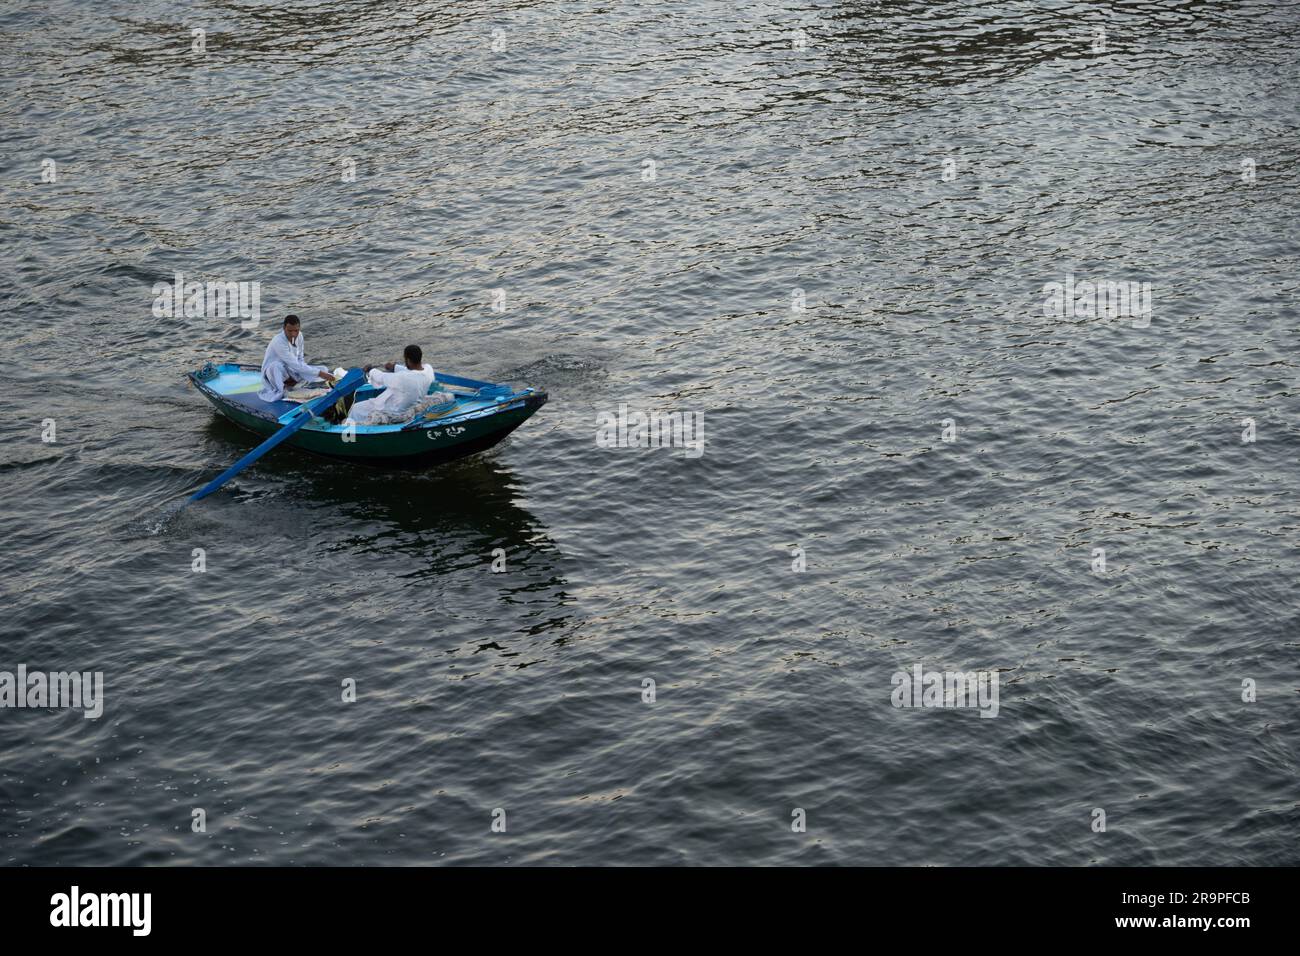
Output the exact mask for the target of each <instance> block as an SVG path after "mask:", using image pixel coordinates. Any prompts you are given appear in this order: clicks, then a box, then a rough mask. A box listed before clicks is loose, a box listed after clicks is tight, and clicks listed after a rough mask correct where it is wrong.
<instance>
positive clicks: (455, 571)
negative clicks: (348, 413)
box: [206, 418, 576, 660]
mask: <svg viewBox="0 0 1300 956" xmlns="http://www.w3.org/2000/svg"><path fill="white" fill-rule="evenodd" d="M206 438H207V439H208V441H210V442H214V443H219V444H221V445H225V444H230V445H232V446H235V447H234V448H232V449H231V450H230V451H221V452H219V453H218V457H220V456H229V455H230V454H231V453H233V451H235V450H237V447H238V446H240V445H246V444H247V441H248V438H247V435H246V434H245V433H243V432H242V431H241V430H240V429H239V428H237V427H236V426H234V425H232V424H230V423H229V422H226V421H225V420H224V419H220V418H215V419H212V420H210V421H209V423H208V424H207V430H206ZM505 447H508V446H505ZM500 457H501V456H500V453H499V452H498V451H496V450H493V451H491V452H487V453H482V454H478V455H474V456H472V457H469V458H464V459H461V460H459V461H455V462H450V463H448V464H444V465H439V466H436V467H433V468H430V469H429V470H427V471H420V472H412V471H404V470H389V469H381V468H373V467H368V466H365V465H359V464H354V463H352V462H346V461H338V460H332V459H325V458H320V457H317V456H313V455H310V454H307V453H304V452H301V451H298V450H291V451H289V452H288V453H286V454H277V455H269V456H267V457H266V458H264V459H262V460H261V461H259V462H258V463H257V466H256V468H255V469H254V470H253V471H252V472H250V473H249V475H246V476H244V477H243V478H241V479H240V480H241V482H243V483H246V484H252V482H250V481H249V478H250V476H251V477H253V479H254V480H256V481H257V483H258V484H261V483H262V482H265V481H267V480H268V479H270V480H271V481H273V483H274V484H275V485H276V486H277V487H276V490H275V491H274V492H273V493H272V496H273V501H274V506H273V507H270V508H268V507H267V503H268V502H267V500H266V499H265V498H264V497H263V496H262V494H261V493H259V492H258V491H252V492H251V494H252V495H254V496H255V497H256V498H262V500H259V501H257V502H256V504H255V505H254V507H255V508H256V514H255V515H250V519H249V520H253V521H255V522H256V523H257V526H258V531H259V536H263V537H275V538H278V539H281V540H284V541H285V542H286V543H287V544H290V545H293V544H295V543H300V544H301V545H302V547H301V548H297V549H291V550H290V551H289V552H287V553H286V554H285V555H284V556H285V558H286V559H287V561H286V563H288V564H290V565H293V566H295V567H296V568H298V569H301V571H302V572H303V573H304V574H312V575H316V576H318V575H320V574H321V573H322V572H324V573H325V575H326V576H327V577H328V578H330V579H332V580H333V581H335V582H337V584H336V586H335V587H333V588H332V589H331V595H330V598H329V601H330V604H331V605H332V606H333V607H336V608H337V609H338V614H340V615H342V616H344V617H348V618H352V619H360V620H361V622H363V623H364V622H365V621H366V620H367V619H369V620H373V621H374V623H376V624H378V623H380V622H387V623H386V624H385V629H386V630H387V629H388V627H389V626H391V618H390V617H389V616H390V615H391V614H392V610H393V608H394V607H396V606H399V605H401V604H408V603H411V602H412V595H411V593H410V589H411V587H412V586H416V587H418V588H419V589H420V591H419V594H418V596H417V597H416V598H415V599H414V606H416V607H418V608H420V609H421V611H422V612H424V613H432V614H434V615H435V616H436V617H437V619H438V620H439V622H440V626H439V627H438V628H437V629H436V630H437V631H441V632H442V633H443V634H444V635H445V636H446V640H447V643H446V644H443V645H442V647H443V649H444V650H445V651H446V652H447V653H449V654H460V653H468V654H473V653H478V652H480V651H482V650H483V647H482V624H483V622H484V621H485V620H487V621H492V620H496V621H497V622H498V623H499V624H500V629H499V630H498V631H497V632H496V633H497V634H499V635H500V636H499V637H497V638H496V640H495V641H494V642H493V643H494V645H496V648H495V649H496V650H498V651H499V652H500V653H501V655H502V656H503V657H505V656H512V657H513V656H516V655H519V654H521V653H523V654H524V655H525V656H526V657H528V658H530V659H532V660H536V659H537V658H536V656H535V654H532V653H528V652H526V650H525V646H536V645H537V644H539V643H545V644H550V643H551V639H550V638H545V639H543V640H541V641H539V640H538V636H539V635H541V634H543V633H544V632H548V631H551V630H553V629H555V628H560V629H561V631H563V630H564V629H565V628H566V627H567V625H569V624H570V623H573V616H574V615H573V610H572V608H573V605H574V604H576V599H575V597H574V596H573V595H572V594H571V593H570V592H569V590H568V582H567V581H566V579H565V577H564V575H563V572H562V567H563V564H564V561H565V556H564V555H563V553H562V552H561V551H560V549H559V547H558V546H557V545H556V543H555V542H554V541H553V540H552V538H551V537H550V534H549V532H548V530H547V529H546V527H545V526H544V525H543V524H542V523H541V521H539V520H538V518H537V517H536V516H535V515H534V514H532V513H531V512H530V511H529V510H528V509H526V508H525V507H523V506H521V505H520V504H519V502H520V500H521V499H522V498H523V497H524V495H525V490H524V485H523V483H522V481H521V480H520V479H519V478H518V476H517V475H516V474H515V473H514V472H513V471H512V470H511V469H510V468H508V467H506V466H505V465H503V464H501V462H500V460H499V459H500ZM241 493H245V494H247V493H250V492H248V491H246V490H244V489H241ZM250 503H251V502H250ZM295 551H296V553H294V552H295ZM494 559H495V560H496V562H497V566H498V567H500V566H502V564H504V569H505V570H504V572H502V573H495V572H493V570H492V568H493V562H494ZM460 622H463V624H464V627H463V628H462V627H460V626H458V624H459V623H460ZM461 630H463V632H464V635H463V636H462V635H460V634H458V633H457V632H458V631H461ZM470 634H474V635H477V636H476V637H474V638H471V637H469V635H470ZM512 634H513V635H518V640H515V639H514V638H512ZM462 642H463V643H462ZM456 645H460V646H456Z"/></svg>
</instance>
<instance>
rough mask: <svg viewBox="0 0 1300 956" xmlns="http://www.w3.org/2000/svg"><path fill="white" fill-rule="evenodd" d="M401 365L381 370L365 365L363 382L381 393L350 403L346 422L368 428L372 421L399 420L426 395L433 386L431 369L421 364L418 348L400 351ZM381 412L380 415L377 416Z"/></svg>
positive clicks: (385, 367)
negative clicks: (366, 382) (364, 380)
mask: <svg viewBox="0 0 1300 956" xmlns="http://www.w3.org/2000/svg"><path fill="white" fill-rule="evenodd" d="M402 358H403V360H404V361H405V362H406V364H405V365H403V364H401V363H397V362H389V363H388V364H387V365H385V366H384V367H383V368H382V369H380V368H376V367H375V366H373V365H367V366H366V380H367V381H368V382H370V384H371V385H373V386H374V387H375V388H382V389H383V390H384V391H383V392H381V393H380V394H379V395H377V396H375V397H374V398H368V399H366V400H365V401H363V402H356V403H354V404H353V406H352V408H351V410H350V411H349V412H348V421H350V422H352V423H353V424H356V425H372V424H375V419H378V418H382V419H383V421H384V422H391V421H400V420H401V419H402V418H404V417H406V416H407V415H408V414H409V412H410V410H411V409H412V408H414V407H415V405H416V403H417V402H419V401H420V400H421V399H422V398H424V397H425V396H426V395H427V394H429V386H431V385H432V384H433V378H434V375H433V369H432V368H431V367H430V366H428V365H425V364H424V362H423V359H424V354H423V353H422V352H421V351H420V347H419V346H418V345H408V346H407V347H406V348H405V350H404V351H403V352H402ZM381 413H382V414H381Z"/></svg>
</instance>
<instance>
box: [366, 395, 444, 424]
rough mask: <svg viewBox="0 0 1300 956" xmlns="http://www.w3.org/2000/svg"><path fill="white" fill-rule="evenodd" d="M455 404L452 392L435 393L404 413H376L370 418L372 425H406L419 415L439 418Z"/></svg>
mask: <svg viewBox="0 0 1300 956" xmlns="http://www.w3.org/2000/svg"><path fill="white" fill-rule="evenodd" d="M455 404H456V396H455V395H453V394H451V392H434V393H433V394H432V395H426V396H424V398H422V399H420V400H419V401H418V402H416V403H415V404H414V405H412V406H411V407H410V408H408V409H407V410H406V411H404V412H385V411H379V412H375V413H373V415H372V416H371V418H370V424H371V425H405V424H406V423H407V422H409V421H411V420H413V419H414V418H415V417H416V416H417V415H424V416H425V417H426V418H437V417H438V416H439V415H442V414H446V413H447V412H449V411H451V409H452V406H454V405H455Z"/></svg>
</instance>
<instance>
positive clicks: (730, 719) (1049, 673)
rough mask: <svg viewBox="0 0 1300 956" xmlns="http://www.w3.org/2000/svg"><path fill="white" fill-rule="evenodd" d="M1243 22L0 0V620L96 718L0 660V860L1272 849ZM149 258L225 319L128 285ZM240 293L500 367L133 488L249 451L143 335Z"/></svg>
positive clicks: (560, 860)
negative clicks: (965, 683) (985, 700)
mask: <svg viewBox="0 0 1300 956" xmlns="http://www.w3.org/2000/svg"><path fill="white" fill-rule="evenodd" d="M194 30H202V31H204V32H203V33H202V34H201V35H200V36H196V35H195V34H194V33H193V31H194ZM200 41H201V42H200ZM196 47H201V52H200V51H199V50H198V49H196ZM1298 50H1300V12H1298V11H1297V8H1296V7H1295V6H1294V5H1289V4H1284V3H1280V2H1238V0H1231V2H1217V3H1216V2H1178V0H1155V2H1131V3H1118V2H1115V3H1109V2H1106V3H1103V2H1092V3H1082V2H1080V3H1075V2H1035V3H1029V2H996V3H971V2H964V3H957V2H889V3H884V2H857V3H850V2H838V3H830V2H808V3H801V4H798V5H790V4H777V3H771V2H765V0H754V2H748V3H742V4H737V3H723V2H710V0H690V2H676V3H669V2H665V3H652V4H604V3H591V2H565V3H520V2H504V0H503V2H495V3H486V2H477V0H467V2H463V3H457V4H444V3H434V2H423V0H420V2H416V0H401V2H383V3H379V2H360V0H352V2H337V3H328V4H326V3H303V2H290V3H280V4H274V5H272V4H270V3H267V2H263V0H249V2H243V3H239V4H228V3H216V2H210V0H208V2H188V3H179V4H178V3H174V2H168V3H161V2H157V0H141V2H134V3H124V2H112V3H96V4H83V3H77V2H70V0H68V2H65V0H54V2H49V3H42V4H25V5H14V6H10V7H8V8H6V10H5V11H4V12H3V13H2V14H0V61H2V62H3V63H4V65H5V70H4V76H3V81H2V82H3V92H4V96H3V102H2V103H0V130H3V133H2V134H0V135H2V141H3V155H2V156H0V163H2V165H3V173H4V175H3V178H2V181H0V190H2V191H3V199H4V202H3V204H0V235H2V236H3V240H4V248H5V250H6V255H4V257H3V258H2V259H0V308H2V309H3V316H4V323H5V327H6V332H7V334H6V335H5V337H4V344H3V345H2V346H0V370H2V373H3V374H2V375H0V383H2V384H0V394H3V395H4V397H5V402H4V406H5V409H6V414H5V415H4V416H3V417H0V454H2V455H3V458H2V460H0V540H3V542H4V544H3V547H2V548H0V580H2V581H3V584H2V585H0V595H2V596H3V607H2V608H0V612H2V613H0V617H2V621H0V634H2V635H3V638H2V642H0V648H2V653H3V659H2V660H0V671H15V669H16V668H17V667H18V665H20V664H22V665H26V667H27V668H28V669H30V670H46V671H61V670H71V669H76V670H80V671H88V672H93V671H100V672H102V673H103V675H104V700H103V707H104V709H103V715H102V716H101V717H99V718H98V719H93V720H92V719H85V718H84V717H83V715H82V713H81V712H80V711H76V710H42V709H0V862H3V863H5V864H8V865H29V864H43V865H56V864H154V865H159V864H161V865H167V864H206V865H222V864H334V865H340V864H358V863H360V864H445V863H475V864H537V863H553V864H588V863H614V864H662V863H669V864H673V863H683V864H764V865H767V864H792V863H793V864H888V865H894V864H937V865H963V864H967V865H968V864H1070V865H1090V864H1091V865H1096V864H1100V865H1129V864H1211V865H1228V864H1244V863H1268V864H1284V863H1285V864H1295V863H1297V862H1300V850H1298V849H1297V847H1298V846H1300V843H1298V841H1297V835H1298V834H1300V804H1298V803H1297V782H1298V778H1300V757H1298V756H1297V748H1296V739H1297V729H1298V724H1300V721H1298V720H1297V703H1298V701H1300V698H1297V693H1300V673H1298V671H1297V651H1298V650H1300V638H1298V637H1297V635H1298V633H1300V601H1298V600H1297V597H1296V593H1295V585H1296V570H1297V555H1296V543H1297V530H1298V525H1300V505H1298V502H1300V477H1298V475H1297V464H1296V463H1297V458H1298V456H1300V423H1298V422H1297V411H1298V410H1300V401H1298V396H1297V391H1296V386H1295V380H1296V374H1297V366H1296V362H1295V358H1294V353H1295V348H1296V344H1297V335H1296V331H1297V326H1298V323H1297V310H1296V292H1297V285H1298V283H1297V278H1296V277H1297V261H1298V258H1300V257H1298V255H1297V253H1298V252H1300V243H1298V242H1297V233H1296V229H1295V225H1294V224H1295V221H1296V215H1297V198H1300V179H1298V177H1297V160H1298V159H1300V156H1298V155H1297V154H1298V152H1300V139H1298V138H1297V122H1296V119H1297V116H1298V115H1300V111H1298V109H1297V107H1298V106H1300V103H1297V92H1296V89H1297V87H1296V67H1297V64H1298V63H1300V53H1298V52H1297V51H1298ZM47 161H52V162H47ZM177 272H180V273H183V275H184V276H185V277H186V278H187V279H196V280H200V281H208V280H211V281H236V282H249V283H253V282H256V283H258V284H259V285H258V288H259V290H260V292H259V295H260V317H259V320H258V322H257V324H256V325H252V323H251V322H241V321H240V320H239V319H238V318H237V317H235V318H231V317H221V316H208V317H190V318H185V317H166V316H163V317H157V316H155V314H154V311H153V309H152V306H153V303H154V298H155V296H154V292H153V288H154V286H155V284H156V283H160V282H171V281H173V277H174V276H175V274H176V273H177ZM1089 282H1092V283H1096V282H1106V283H1119V284H1122V288H1123V289H1125V290H1129V289H1130V288H1131V290H1132V292H1133V295H1132V296H1131V297H1129V298H1126V299H1124V300H1120V299H1118V298H1114V299H1110V300H1107V301H1108V302H1110V304H1111V305H1112V306H1116V303H1119V305H1118V306H1116V307H1115V308H1112V309H1110V310H1109V311H1107V310H1105V309H1098V308H1095V307H1094V308H1093V309H1091V310H1089V309H1088V308H1087V304H1086V302H1084V300H1083V299H1082V298H1076V297H1074V296H1072V297H1070V299H1069V300H1068V301H1066V302H1065V306H1064V308H1062V307H1061V304H1062V301H1064V300H1063V299H1061V300H1056V304H1055V306H1053V304H1052V302H1053V300H1052V298H1051V295H1052V293H1051V291H1050V288H1051V287H1050V284H1051V283H1059V284H1060V285H1061V286H1062V287H1064V286H1065V285H1066V284H1067V283H1070V284H1071V285H1072V286H1073V287H1074V289H1075V290H1076V292H1077V290H1078V289H1079V288H1080V287H1082V284H1084V283H1089ZM1129 283H1132V284H1133V285H1132V286H1131V287H1130V286H1129V285H1128V284H1129ZM1045 287H1046V288H1047V289H1048V290H1049V291H1046V292H1045V291H1044V290H1045ZM1125 304H1127V306H1128V312H1127V313H1125V312H1124V311H1123V309H1122V308H1121V307H1122V306H1124V305H1125ZM1147 306H1149V308H1147ZM286 312H295V313H297V314H298V315H300V316H301V317H302V319H303V329H304V336H305V340H306V344H307V351H308V353H309V358H310V359H312V360H314V361H318V362H321V363H327V364H329V365H330V366H331V367H333V366H335V365H355V364H360V363H363V362H367V361H385V360H388V359H391V358H394V357H395V356H396V354H397V353H398V352H399V351H400V349H401V347H402V346H403V345H405V344H407V343H408V342H416V343H418V344H420V345H422V346H423V348H424V351H425V354H426V356H428V357H429V358H430V359H431V360H432V362H433V364H434V366H435V367H436V368H438V369H441V370H445V371H450V372H454V373H459V374H462V375H469V376H472V377H476V378H483V379H488V380H492V381H511V382H517V383H522V384H530V385H533V386H536V387H539V388H544V389H546V390H547V391H548V392H549V394H550V403H549V404H548V405H547V406H546V407H545V408H543V409H542V410H541V411H540V412H539V413H538V414H537V415H536V416H535V417H534V418H533V419H532V420H530V421H529V422H527V423H526V424H525V425H523V427H522V428H520V429H519V430H518V431H517V432H515V434H514V435H513V436H512V437H511V438H510V439H509V440H508V441H507V442H506V443H504V444H502V445H500V446H499V447H497V448H496V449H494V450H492V451H490V452H487V453H485V454H482V455H479V456H477V457H474V458H470V459H466V460H464V461H462V462H459V463H455V464H452V465H448V466H445V467H442V468H438V469H435V470H430V471H427V472H423V473H389V472H381V471H373V470H369V469H365V468H362V467H359V466H356V465H349V464H340V463H336V462H330V461H327V460H324V459H318V458H313V457H310V456H307V455H305V454H302V453H300V452H295V451H292V450H285V449H281V450H278V451H276V452H273V453H272V454H271V455H270V456H268V457H267V458H265V459H263V460H262V461H260V462H259V463H258V464H257V465H256V466H254V467H253V468H252V469H251V470H249V471H247V472H245V473H244V474H242V475H240V476H239V477H238V478H237V479H235V480H234V481H233V482H232V483H231V484H230V485H229V486H227V487H226V488H225V489H223V490H222V491H221V492H219V493H218V494H216V495H214V496H213V497H211V498H209V499H207V500H205V501H203V502H201V503H199V504H197V505H195V506H192V507H190V508H188V509H186V510H184V511H182V512H179V513H177V512H176V510H175V504H176V502H178V501H179V500H180V499H182V498H184V496H185V495H186V494H188V493H189V492H190V491H192V490H194V489H195V488H196V487H198V486H199V485H200V484H201V483H203V482H205V481H207V480H208V479H210V478H211V477H213V476H214V475H216V474H217V473H218V472H220V471H221V470H222V469H224V468H225V467H227V466H228V465H229V464H231V463H232V462H233V461H235V460H236V459H237V458H238V457H239V456H240V455H241V454H243V453H244V452H245V451H246V450H247V449H248V448H250V447H251V446H252V441H251V440H250V439H249V438H248V436H246V435H244V434H243V433H241V432H240V431H238V430H237V429H235V428H233V427H232V426H230V425H229V424H227V423H225V422H223V421H222V420H221V419H219V418H218V417H217V416H216V415H215V414H214V412H213V410H212V408H211V407H210V406H209V405H208V403H207V402H206V401H204V400H203V398H202V397H201V396H200V395H199V394H198V393H196V392H195V391H194V390H193V389H192V388H190V387H189V385H188V383H187V381H186V380H185V378H184V373H185V372H186V371H187V370H190V369H194V368H197V367H198V366H200V365H201V364H203V363H204V362H205V361H208V360H217V361H241V362H251V363H256V362H258V361H260V358H261V355H262V352H263V349H264V348H265V345H266V342H267V340H268V339H269V337H270V335H271V334H272V333H273V332H274V331H275V330H276V328H277V327H278V323H279V319H280V317H281V316H282V315H283V314H285V313H286ZM245 325H251V326H252V327H248V328H245V327H244V326H245ZM620 405H627V406H628V407H629V408H630V409H632V410H662V411H664V412H672V411H676V412H682V413H686V414H702V415H703V422H704V439H705V445H704V451H703V454H702V455H693V454H689V453H688V452H689V449H683V448H606V447H601V446H600V445H598V443H597V441H596V425H597V421H598V417H599V416H601V415H602V414H606V413H610V414H614V413H617V411H618V408H619V406H620ZM1248 419H1249V420H1250V421H1249V422H1248V421H1247V420H1248ZM198 549H201V550H198ZM498 549H499V550H498ZM494 552H497V553H498V555H500V556H502V559H503V560H504V566H505V570H504V571H501V572H495V571H493V569H492V563H493V554H494ZM200 557H201V564H202V567H203V568H204V570H202V571H196V570H194V568H195V566H196V562H199V561H200ZM498 564H500V561H498ZM916 665H920V666H921V668H922V670H923V671H924V672H929V671H936V672H954V671H960V672H970V671H975V672H982V673H985V674H991V673H995V674H996V675H997V679H998V682H999V684H998V686H999V689H1000V692H999V697H998V702H997V708H996V717H995V718H994V719H983V717H982V716H981V713H979V712H977V711H976V710H975V709H972V708H965V709H963V708H958V707H896V706H894V700H893V699H892V695H893V693H894V689H895V688H894V683H893V678H894V675H895V674H897V673H900V672H902V673H906V674H909V675H910V674H911V673H912V670H913V668H914V667H915V666H916ZM649 681H652V682H653V684H649V683H647V682H649ZM348 682H355V688H356V700H355V701H354V702H345V701H344V699H343V698H344V687H345V684H348ZM349 686H350V684H349ZM651 691H653V693H651ZM652 698H653V699H652ZM1252 698H1253V699H1252ZM984 712H985V714H987V715H988V716H992V714H993V711H992V710H988V709H986V710H985V711H984ZM200 810H201V811H202V814H199V813H197V811H200ZM1098 811H1101V814H1104V817H1103V816H1102V815H1099V813H1098ZM200 817H201V818H202V819H203V821H204V826H203V827H202V828H200V832H196V827H197V824H196V823H195V820H196V819H197V818H200ZM1103 819H1104V829H1102V821H1103ZM494 824H495V827H494ZM503 827H504V832H502V828H503Z"/></svg>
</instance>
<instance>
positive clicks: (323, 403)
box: [190, 368, 366, 501]
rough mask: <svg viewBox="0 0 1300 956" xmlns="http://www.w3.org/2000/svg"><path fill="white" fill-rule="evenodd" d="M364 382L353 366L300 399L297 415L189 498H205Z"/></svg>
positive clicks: (195, 499) (361, 373)
mask: <svg viewBox="0 0 1300 956" xmlns="http://www.w3.org/2000/svg"><path fill="white" fill-rule="evenodd" d="M364 384H366V373H365V372H363V371H361V369H359V368H354V369H353V370H352V371H350V372H348V374H346V375H344V376H343V377H342V378H341V379H339V380H338V382H337V383H336V384H335V385H334V388H333V389H331V390H330V391H329V392H327V393H326V394H324V395H322V396H321V397H320V398H313V399H312V400H311V401H310V402H304V403H303V404H302V405H300V406H299V407H298V408H297V410H296V412H297V414H296V417H295V418H293V419H292V420H291V421H290V422H289V423H288V424H286V425H285V426H284V427H283V428H281V429H280V430H279V431H278V432H276V433H275V434H274V435H272V436H271V437H270V438H268V439H267V440H266V441H264V442H262V444H260V445H258V446H257V447H256V448H254V449H253V450H252V451H250V452H249V453H248V454H247V455H245V456H244V457H243V458H241V459H239V461H237V462H235V463H234V464H233V465H231V466H230V467H229V468H227V469H226V470H225V471H223V472H222V473H221V474H220V475H218V476H217V477H216V478H213V479H212V480H211V481H209V482H208V483H207V484H206V485H204V486H203V487H202V488H200V489H199V490H198V491H196V492H194V494H192V495H190V501H198V500H199V499H200V498H206V497H207V496H208V495H210V494H212V492H214V491H216V490H217V489H218V488H220V487H221V486H222V485H224V484H225V483H226V482H227V481H229V480H230V479H231V478H234V477H235V475H237V474H239V473H240V472H241V471H243V470H244V469H245V468H247V467H248V466H249V465H251V464H252V463H253V462H255V461H257V459H259V458H261V457H262V456H263V455H265V454H266V453H267V452H268V451H270V450H271V449H272V448H274V447H275V446H276V445H278V444H280V442H282V441H284V440H285V439H286V438H288V437H289V436H290V435H292V434H293V433H294V432H296V431H297V430H298V429H300V428H302V426H303V425H306V424H307V423H308V422H309V421H311V420H312V419H313V418H314V417H315V416H316V413H317V412H318V411H323V410H324V409H326V408H329V407H330V406H331V405H333V404H334V403H335V402H337V401H338V400H339V399H340V398H345V397H347V396H348V395H351V394H352V393H353V392H355V391H356V390H357V389H358V388H360V387H361V386H362V385H364Z"/></svg>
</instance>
